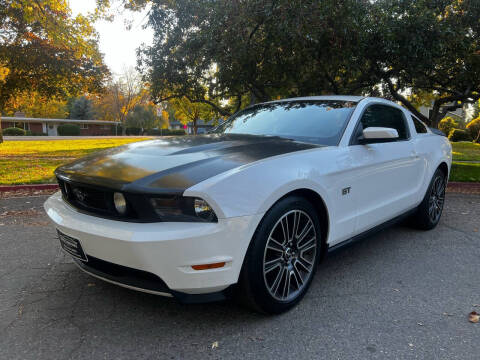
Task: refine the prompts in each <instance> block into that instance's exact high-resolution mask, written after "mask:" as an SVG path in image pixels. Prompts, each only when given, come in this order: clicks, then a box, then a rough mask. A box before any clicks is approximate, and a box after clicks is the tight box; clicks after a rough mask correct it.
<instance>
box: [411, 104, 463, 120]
mask: <svg viewBox="0 0 480 360" xmlns="http://www.w3.org/2000/svg"><path fill="white" fill-rule="evenodd" d="M448 105H449V104H446V105H445V106H448ZM432 110H433V102H432V104H431V106H430V107H427V106H420V109H419V111H420V113H421V114H422V115H424V116H426V117H427V118H430V114H431V112H432ZM440 112H442V108H440ZM445 116H451V117H454V118H455V119H456V120H461V121H464V120H465V118H466V111H465V109H464V108H463V107H460V108H458V109H456V110H455V111H449V112H447V114H446V115H445Z"/></svg>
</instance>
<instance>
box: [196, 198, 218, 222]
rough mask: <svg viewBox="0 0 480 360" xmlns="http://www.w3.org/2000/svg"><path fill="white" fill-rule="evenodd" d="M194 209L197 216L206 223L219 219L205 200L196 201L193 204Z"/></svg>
mask: <svg viewBox="0 0 480 360" xmlns="http://www.w3.org/2000/svg"><path fill="white" fill-rule="evenodd" d="M193 208H194V210H195V214H196V215H197V216H198V217H199V218H202V219H204V220H206V221H212V220H213V219H215V221H216V219H217V217H216V216H215V212H214V211H213V209H212V208H211V207H210V205H208V203H207V202H206V201H205V200H203V199H195V200H194V202H193Z"/></svg>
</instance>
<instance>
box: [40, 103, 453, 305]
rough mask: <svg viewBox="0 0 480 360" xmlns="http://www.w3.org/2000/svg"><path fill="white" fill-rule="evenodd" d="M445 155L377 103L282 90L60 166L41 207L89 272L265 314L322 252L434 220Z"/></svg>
mask: <svg viewBox="0 0 480 360" xmlns="http://www.w3.org/2000/svg"><path fill="white" fill-rule="evenodd" d="M450 165H451V146H450V144H449V142H448V140H447V139H446V138H445V137H444V136H441V135H439V134H437V133H435V132H433V131H432V130H430V129H429V128H427V127H426V126H425V125H424V124H423V123H422V122H421V121H420V120H418V119H417V118H415V116H413V115H412V114H411V113H410V112H408V111H406V110H405V109H403V108H402V107H400V106H398V105H396V104H394V103H392V102H390V101H386V100H383V99H378V98H362V97H354V96H321V97H308V98H295V99H286V100H279V101H274V102H269V103H263V104H257V105H254V106H252V107H249V108H247V109H245V110H242V111H240V112H239V113H237V114H235V115H234V116H232V117H231V118H230V119H229V120H227V121H226V122H225V123H223V124H221V125H220V126H219V127H217V128H216V129H215V130H214V131H213V132H212V133H211V134H208V135H203V136H194V137H190V136H186V137H174V138H164V139H158V140H151V141H145V142H140V143H135V144H130V145H126V146H122V147H119V148H115V149H109V150H106V151H103V152H99V153H95V154H93V155H91V156H88V157H85V158H83V159H80V160H77V161H75V162H73V163H71V164H68V165H65V166H62V167H60V168H58V169H57V170H56V176H57V178H58V182H59V184H60V189H61V192H59V193H57V194H55V195H53V196H52V197H50V198H49V199H48V200H47V201H46V203H45V209H46V211H47V213H48V215H49V217H50V218H51V220H52V221H53V223H54V225H55V227H56V228H57V230H58V235H59V238H60V243H61V246H62V247H63V249H64V250H65V251H66V252H68V253H69V254H70V255H72V256H73V258H74V260H75V263H76V264H77V265H78V266H79V267H80V268H81V269H82V270H84V271H85V272H87V273H89V274H91V275H93V276H96V277H98V278H101V279H103V280H106V281H109V282H112V283H115V284H118V285H121V286H125V287H128V288H132V289H136V290H141V291H145V292H149V293H153V294H159V295H164V296H174V297H176V298H177V299H179V300H180V301H184V302H197V301H212V300H219V299H222V298H224V297H225V296H226V295H228V294H230V293H238V294H239V295H241V297H242V298H244V300H245V301H246V303H247V304H249V305H250V306H252V307H253V308H255V309H257V310H259V311H263V312H267V313H279V312H282V311H285V310H287V309H289V308H291V307H292V306H293V305H295V304H296V303H297V302H298V301H300V299H301V298H302V297H303V296H304V295H305V293H306V291H307V289H308V287H309V285H310V283H311V282H312V278H313V276H314V274H315V271H316V268H317V264H318V262H319V260H320V259H321V258H322V257H323V256H324V255H325V254H326V253H327V252H328V251H329V250H332V249H335V248H338V247H340V246H342V245H344V244H347V243H349V242H351V241H352V240H356V239H359V238H360V237H362V236H364V235H365V234H368V233H371V232H372V230H375V229H378V228H380V227H382V226H384V225H386V224H391V223H392V222H394V221H396V220H398V219H400V218H403V217H404V216H410V217H411V220H412V222H414V223H415V224H416V225H417V226H418V227H419V228H422V229H431V228H433V227H435V226H436V225H437V223H438V222H439V219H440V216H441V213H442V208H443V204H444V197H445V187H446V183H447V179H448V174H449V171H450Z"/></svg>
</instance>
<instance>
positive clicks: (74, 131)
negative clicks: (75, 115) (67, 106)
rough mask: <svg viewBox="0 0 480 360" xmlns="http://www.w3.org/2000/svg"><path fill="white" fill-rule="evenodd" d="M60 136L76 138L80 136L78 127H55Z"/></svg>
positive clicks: (70, 125) (63, 125)
mask: <svg viewBox="0 0 480 360" xmlns="http://www.w3.org/2000/svg"><path fill="white" fill-rule="evenodd" d="M57 132H58V135H60V136H78V135H80V127H79V126H78V125H74V124H62V125H58V127H57Z"/></svg>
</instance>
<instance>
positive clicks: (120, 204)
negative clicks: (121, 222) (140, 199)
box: [113, 192, 127, 215]
mask: <svg viewBox="0 0 480 360" xmlns="http://www.w3.org/2000/svg"><path fill="white" fill-rule="evenodd" d="M113 204H114V205H115V210H117V212H118V213H119V214H120V215H125V214H126V213H127V200H125V196H123V194H121V193H118V192H116V193H114V194H113Z"/></svg>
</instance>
